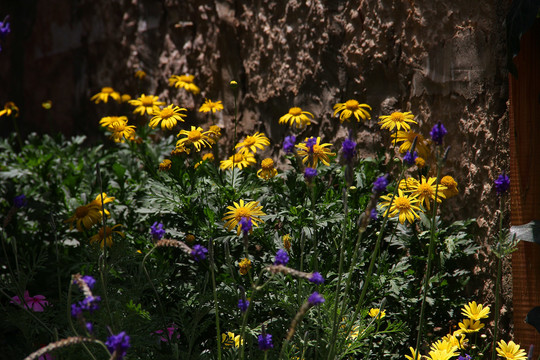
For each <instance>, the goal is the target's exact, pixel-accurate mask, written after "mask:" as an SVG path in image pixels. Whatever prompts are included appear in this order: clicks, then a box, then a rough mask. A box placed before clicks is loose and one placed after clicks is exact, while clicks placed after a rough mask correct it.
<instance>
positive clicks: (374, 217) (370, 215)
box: [369, 208, 379, 220]
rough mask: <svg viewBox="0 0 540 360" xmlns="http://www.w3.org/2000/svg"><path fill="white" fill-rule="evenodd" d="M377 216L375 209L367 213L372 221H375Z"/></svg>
mask: <svg viewBox="0 0 540 360" xmlns="http://www.w3.org/2000/svg"><path fill="white" fill-rule="evenodd" d="M377 216H379V213H378V212H377V209H375V208H373V209H371V213H369V217H370V218H371V219H372V220H377Z"/></svg>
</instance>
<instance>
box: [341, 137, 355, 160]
mask: <svg viewBox="0 0 540 360" xmlns="http://www.w3.org/2000/svg"><path fill="white" fill-rule="evenodd" d="M341 151H342V153H343V158H345V160H347V161H350V160H352V158H353V157H354V155H356V143H355V142H354V141H352V140H351V139H345V140H344V141H343V144H341Z"/></svg>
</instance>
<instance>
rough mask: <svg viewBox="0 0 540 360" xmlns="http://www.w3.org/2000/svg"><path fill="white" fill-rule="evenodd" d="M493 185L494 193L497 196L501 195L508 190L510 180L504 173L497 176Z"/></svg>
mask: <svg viewBox="0 0 540 360" xmlns="http://www.w3.org/2000/svg"><path fill="white" fill-rule="evenodd" d="M494 183H495V191H496V192H497V194H498V195H502V194H504V193H505V192H507V191H508V189H509V188H510V178H509V177H508V175H506V174H505V173H504V172H503V173H502V174H501V175H499V177H498V178H497V180H495V181H494Z"/></svg>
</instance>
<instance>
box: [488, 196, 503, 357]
mask: <svg viewBox="0 0 540 360" xmlns="http://www.w3.org/2000/svg"><path fill="white" fill-rule="evenodd" d="M499 209H500V212H501V215H500V219H499V237H498V239H497V242H498V243H497V245H496V246H497V252H498V254H497V278H496V279H495V309H494V310H493V312H494V313H495V314H494V315H495V326H494V328H493V345H492V347H491V359H492V360H495V356H496V354H497V351H496V350H495V348H496V346H497V336H498V332H499V302H500V289H501V273H502V252H501V242H502V238H501V237H502V234H503V232H502V227H503V217H504V216H503V215H504V212H503V210H504V209H503V202H502V196H501V197H500V199H499Z"/></svg>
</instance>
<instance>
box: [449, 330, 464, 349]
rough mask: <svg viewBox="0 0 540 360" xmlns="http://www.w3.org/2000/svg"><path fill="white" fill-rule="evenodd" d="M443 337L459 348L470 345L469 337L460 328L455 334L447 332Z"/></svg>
mask: <svg viewBox="0 0 540 360" xmlns="http://www.w3.org/2000/svg"><path fill="white" fill-rule="evenodd" d="M442 339H443V341H446V342H447V343H450V344H452V345H455V346H457V347H458V348H459V349H466V348H467V347H468V342H469V339H467V337H466V336H465V334H462V333H460V332H459V330H458V331H454V334H453V335H452V334H447V335H446V336H445V337H443V338H442Z"/></svg>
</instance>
